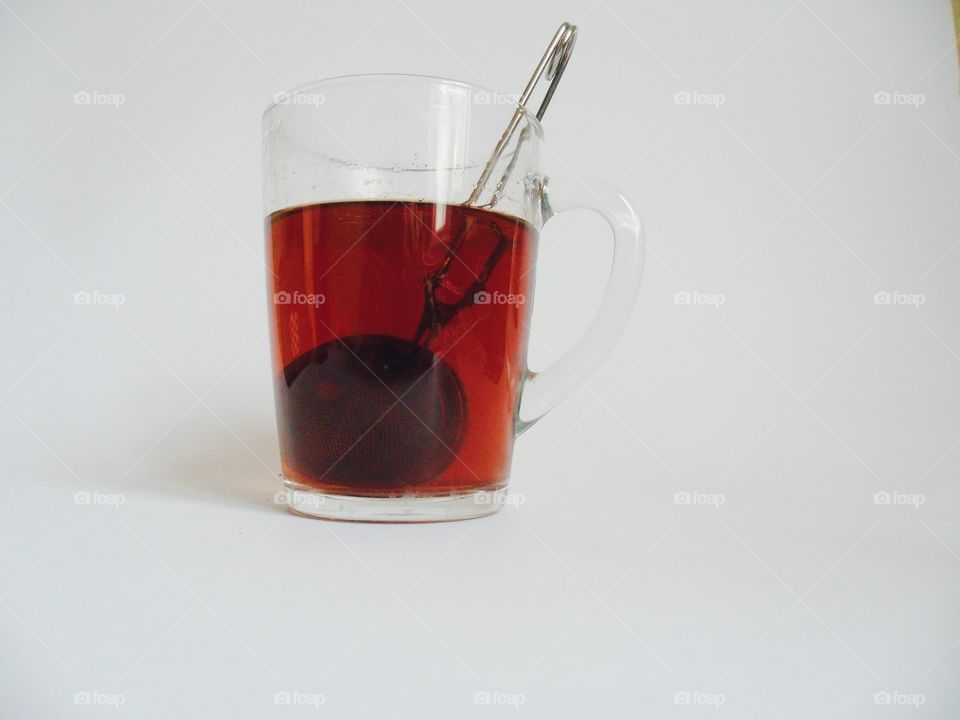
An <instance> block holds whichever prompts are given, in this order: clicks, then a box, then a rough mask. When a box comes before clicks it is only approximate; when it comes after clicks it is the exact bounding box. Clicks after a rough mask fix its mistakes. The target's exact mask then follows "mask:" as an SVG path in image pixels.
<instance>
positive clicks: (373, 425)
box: [284, 23, 577, 490]
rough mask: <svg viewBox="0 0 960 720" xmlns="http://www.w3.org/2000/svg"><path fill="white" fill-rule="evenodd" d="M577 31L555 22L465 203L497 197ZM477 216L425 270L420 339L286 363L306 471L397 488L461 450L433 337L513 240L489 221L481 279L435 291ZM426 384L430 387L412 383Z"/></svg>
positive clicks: (378, 342) (356, 346) (435, 471)
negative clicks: (454, 290) (451, 297)
mask: <svg viewBox="0 0 960 720" xmlns="http://www.w3.org/2000/svg"><path fill="white" fill-rule="evenodd" d="M576 37H577V28H576V26H575V25H572V24H570V23H563V24H562V25H561V26H560V28H559V29H558V30H557V32H556V34H555V35H554V37H553V39H552V40H551V42H550V45H549V46H548V47H547V50H546V52H545V53H544V55H543V57H542V58H541V60H540V62H539V63H538V65H537V67H536V69H535V70H534V73H533V76H532V77H531V78H530V81H529V82H528V83H527V85H526V87H525V88H524V90H523V93H522V94H521V95H520V98H519V100H518V102H517V107H516V109H515V110H514V113H513V116H512V117H511V119H510V122H509V123H508V125H507V127H506V128H505V130H504V131H503V134H502V135H501V137H500V139H499V141H498V142H497V144H496V146H495V148H494V150H493V153H492V154H491V156H490V158H489V160H488V161H487V163H486V165H485V166H484V168H483V171H482V172H481V174H480V177H479V178H478V179H477V182H476V184H475V185H474V187H473V189H472V191H471V193H470V195H469V197H468V198H467V200H466V202H465V205H470V206H474V207H477V208H480V209H490V208H493V207H495V206H496V205H497V203H498V202H499V200H500V198H501V196H502V194H503V191H504V188H505V187H506V184H507V181H508V180H509V178H510V175H511V173H512V172H513V170H514V168H515V166H516V163H517V159H518V157H519V155H520V152H519V150H520V146H521V145H522V144H523V142H524V140H525V138H526V133H527V130H526V129H524V130H523V131H521V132H520V133H519V135H518V134H517V128H518V127H519V126H520V122H521V120H522V118H523V114H524V113H525V112H527V108H526V105H527V103H528V102H529V101H530V98H531V97H532V95H533V92H534V90H535V89H536V88H537V86H538V85H539V84H540V82H541V80H543V79H544V78H546V79H547V80H548V81H549V83H550V84H549V86H548V87H547V90H546V93H545V95H544V97H543V100H542V101H541V103H540V107H539V108H538V109H537V112H536V117H537V120H541V119H542V118H543V116H544V113H545V112H546V110H547V106H548V105H549V104H550V101H551V99H552V98H553V95H554V92H555V91H556V89H557V84H558V83H559V82H560V78H561V77H562V76H563V71H564V69H565V68H566V66H567V62H568V61H569V60H570V55H571V53H572V52H573V46H574V42H575V40H576ZM515 135H517V140H516V147H515V149H514V152H513V157H512V158H511V159H510V161H509V162H508V163H507V166H506V168H505V169H504V171H503V173H502V175H501V176H500V179H499V180H498V181H497V184H496V185H495V186H494V188H493V190H492V192H491V195H490V198H489V200H488V201H487V202H486V203H483V204H480V203H479V200H480V196H481V194H483V192H484V189H485V188H486V187H487V185H488V184H489V182H490V178H491V176H492V175H493V172H494V170H495V168H496V166H497V164H498V163H499V162H500V161H501V159H502V158H503V156H504V153H505V151H506V149H507V147H508V146H509V145H510V143H511V142H512V141H513V138H514V136H515ZM472 221H475V222H483V219H482V217H478V218H471V220H470V221H464V223H463V225H462V226H461V227H459V228H457V229H456V232H455V233H454V234H453V238H452V240H451V241H450V243H449V244H448V246H447V249H446V252H445V254H444V258H443V260H442V262H441V263H440V265H439V267H438V269H437V270H436V271H434V272H433V273H431V274H429V275H427V276H426V277H425V278H424V285H423V292H424V309H423V314H422V316H421V319H420V322H419V324H418V326H417V328H416V330H415V332H414V334H413V337H412V339H409V340H408V339H404V338H399V337H392V336H386V335H356V336H352V337H346V338H337V339H335V340H332V341H330V342H328V343H325V344H324V345H322V346H320V347H317V348H314V349H312V350H310V351H308V352H306V353H304V354H303V355H301V356H300V357H299V358H297V359H296V360H294V361H293V362H291V363H290V364H289V365H288V366H287V367H286V368H285V370H284V381H285V382H286V384H287V387H288V388H289V400H290V404H291V405H290V417H291V420H292V422H293V423H294V424H295V425H296V426H297V429H296V432H297V434H298V435H300V436H302V437H303V438H304V439H305V440H306V445H307V446H308V447H310V453H309V456H307V457H302V458H299V461H300V463H301V464H302V465H303V467H302V468H301V469H302V470H303V471H305V472H307V473H309V474H311V475H316V476H325V477H327V478H328V479H329V480H331V481H333V482H334V483H336V482H338V481H341V480H342V481H346V482H349V481H350V480H353V481H356V480H357V479H358V478H362V479H363V484H364V485H365V486H366V487H377V488H380V489H381V490H390V489H397V490H399V489H401V488H404V487H408V486H410V485H415V484H417V483H420V482H426V481H428V480H430V479H432V478H434V477H436V476H437V475H439V474H440V473H442V472H443V471H444V470H445V469H446V468H447V467H448V466H449V465H450V463H451V462H453V460H454V459H455V458H456V453H457V451H458V449H459V447H460V445H461V443H462V440H463V437H464V434H465V432H466V425H467V403H466V396H465V393H464V390H463V386H462V384H461V383H460V380H459V378H458V377H457V374H456V372H455V371H454V369H453V368H452V367H451V365H450V364H449V363H448V362H447V361H445V360H444V359H443V357H441V356H440V355H438V354H436V353H435V352H433V351H432V350H430V349H429V345H430V343H431V341H432V340H433V339H434V338H435V337H436V334H437V332H438V331H439V330H440V329H441V328H442V327H443V326H444V325H446V324H447V323H449V322H450V321H451V320H452V319H453V318H454V316H456V315H457V314H458V313H459V312H460V311H461V310H463V309H465V308H467V307H470V306H471V305H473V304H474V302H475V300H474V299H475V297H476V295H477V294H478V293H480V292H482V291H483V289H484V286H485V284H486V282H487V279H488V278H489V276H490V274H491V273H492V272H493V270H494V268H495V267H496V265H497V263H498V262H499V260H500V258H501V257H502V256H503V254H504V252H505V251H506V250H507V248H508V247H509V243H510V242H511V238H509V237H507V236H505V235H504V234H503V232H502V231H501V230H500V228H499V227H498V226H497V225H496V224H494V223H492V222H490V223H488V224H489V226H490V227H491V228H492V229H493V230H494V231H495V233H496V235H497V237H498V242H497V244H496V246H495V247H494V249H493V251H492V252H491V253H490V255H489V256H488V258H487V260H486V262H485V263H484V267H483V268H482V269H481V270H480V272H479V273H478V274H477V275H476V276H475V277H474V282H473V283H472V284H471V285H470V286H469V287H467V288H466V290H465V291H464V292H463V295H462V297H461V298H460V300H458V301H456V302H445V301H441V300H439V299H437V297H436V294H437V290H438V288H439V287H440V285H441V283H442V282H443V280H444V278H445V277H446V275H447V273H448V271H449V269H450V267H451V265H452V263H453V260H454V259H455V258H456V255H457V251H458V249H459V248H460V247H461V245H462V243H463V242H464V240H465V239H466V238H467V237H468V234H469V229H470V227H471V225H472ZM421 384H422V387H423V388H424V390H425V391H424V392H419V393H418V392H414V390H415V389H416V387H417V386H418V385H421ZM318 388H326V390H325V391H324V393H323V397H322V398H318V395H317V393H318V390H317V389H318Z"/></svg>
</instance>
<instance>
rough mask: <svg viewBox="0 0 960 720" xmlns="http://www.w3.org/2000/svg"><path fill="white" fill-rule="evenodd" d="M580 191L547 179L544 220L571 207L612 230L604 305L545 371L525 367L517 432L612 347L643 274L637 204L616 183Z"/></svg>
mask: <svg viewBox="0 0 960 720" xmlns="http://www.w3.org/2000/svg"><path fill="white" fill-rule="evenodd" d="M580 183H581V184H582V186H583V190H582V191H581V192H577V191H576V190H574V189H573V188H571V187H570V183H561V185H560V188H559V190H558V189H554V188H553V187H552V186H550V185H549V183H547V182H545V183H544V185H543V189H542V191H541V195H540V197H541V213H542V217H543V223H544V224H546V223H547V222H549V221H550V218H552V217H555V216H556V215H559V214H560V213H562V212H566V211H568V210H590V211H592V212H595V213H597V214H598V215H600V217H602V218H603V219H604V220H606V221H607V224H608V225H609V226H610V229H611V230H612V231H613V260H612V262H611V265H610V277H609V279H608V280H607V287H606V290H605V291H604V295H603V300H602V301H601V303H600V309H599V310H598V311H597V314H596V315H595V316H594V318H593V320H592V321H591V323H590V326H589V327H588V328H587V330H586V332H584V334H583V335H582V336H581V337H580V339H579V340H577V342H576V344H574V346H573V347H572V348H570V349H569V350H568V351H567V352H566V353H565V354H564V355H563V356H562V357H561V358H560V359H558V360H556V361H555V362H554V363H553V364H552V365H551V366H550V367H548V368H546V369H545V370H542V371H540V372H533V371H531V370H530V368H527V369H526V371H525V372H524V382H523V389H522V391H521V396H520V397H521V402H520V410H519V413H518V416H517V425H516V430H517V435H521V434H522V433H524V432H525V431H526V430H528V429H529V428H530V427H531V426H532V425H533V424H534V423H536V422H537V420H539V419H540V418H542V417H543V416H544V415H546V414H547V413H548V412H549V411H550V410H552V409H553V408H554V407H556V406H557V404H558V403H559V402H560V401H561V400H563V399H564V398H565V397H566V396H567V395H569V394H570V393H571V392H572V391H573V390H574V389H575V388H576V387H577V386H579V385H581V384H582V383H583V382H584V381H585V380H586V379H587V378H588V377H589V376H590V375H592V374H593V373H594V372H595V371H596V370H597V368H599V367H600V365H601V364H602V363H603V361H604V359H605V358H606V356H607V353H608V352H609V351H610V350H611V349H613V347H614V346H615V345H616V343H617V341H618V340H619V339H620V336H621V335H623V330H624V328H625V327H626V324H627V321H628V320H629V319H630V315H631V313H632V312H633V307H634V303H635V301H636V297H637V292H638V291H639V290H640V278H641V275H642V274H643V257H644V252H643V228H642V225H641V223H640V218H639V216H638V215H637V213H636V211H635V210H634V209H633V206H631V205H630V203H629V202H628V201H627V199H626V198H625V197H624V196H623V194H622V193H620V191H619V190H617V189H616V188H614V187H613V186H611V185H608V184H606V183H602V182H599V181H596V180H582V181H580Z"/></svg>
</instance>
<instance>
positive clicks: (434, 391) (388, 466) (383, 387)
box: [278, 335, 466, 491]
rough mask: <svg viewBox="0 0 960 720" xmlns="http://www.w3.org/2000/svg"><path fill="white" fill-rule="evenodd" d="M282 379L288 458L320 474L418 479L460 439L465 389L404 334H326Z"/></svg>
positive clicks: (374, 481)
mask: <svg viewBox="0 0 960 720" xmlns="http://www.w3.org/2000/svg"><path fill="white" fill-rule="evenodd" d="M279 381H280V382H283V383H285V385H286V387H285V389H284V392H281V393H278V397H281V398H283V400H282V402H283V403H284V404H285V412H284V417H286V418H287V422H288V424H289V427H288V432H289V434H290V436H291V437H292V438H295V439H296V440H295V441H294V442H291V443H288V444H287V450H286V452H287V455H288V457H287V462H288V463H289V464H290V465H291V466H292V467H293V468H294V469H295V470H298V471H299V472H301V473H303V474H304V475H306V476H308V477H310V478H314V479H317V480H319V481H321V482H324V483H329V484H331V485H339V486H346V487H351V488H356V489H358V490H362V489H365V488H367V489H371V490H379V491H382V490H399V489H402V488H405V487H408V486H414V485H417V484H419V483H424V482H427V481H429V480H431V479H433V478H435V477H436V476H438V475H439V474H440V473H442V472H443V471H444V470H445V469H446V468H447V467H448V466H449V465H450V463H451V462H453V460H454V459H455V458H456V453H457V452H458V451H459V447H460V444H461V442H462V441H463V436H464V432H465V430H466V396H465V393H464V390H463V387H462V385H461V384H460V381H459V379H458V378H457V375H456V373H455V372H454V370H453V368H452V367H451V366H450V364H449V363H447V362H446V361H445V360H443V359H442V358H440V357H438V356H437V355H435V354H434V353H433V352H432V351H430V350H429V349H427V348H425V347H423V346H421V345H418V344H416V343H413V342H411V341H409V340H405V339H402V338H397V337H390V336H386V335H358V336H353V337H348V338H340V339H337V340H332V341H331V342H328V343H326V344H324V345H321V346H320V347H317V348H314V349H313V350H310V351H308V352H306V353H304V354H303V355H301V356H300V357H299V358H297V359H296V360H294V361H293V362H291V363H290V364H289V365H287V367H286V368H285V369H284V372H283V375H282V376H281V377H280V378H279ZM398 398H399V399H398Z"/></svg>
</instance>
